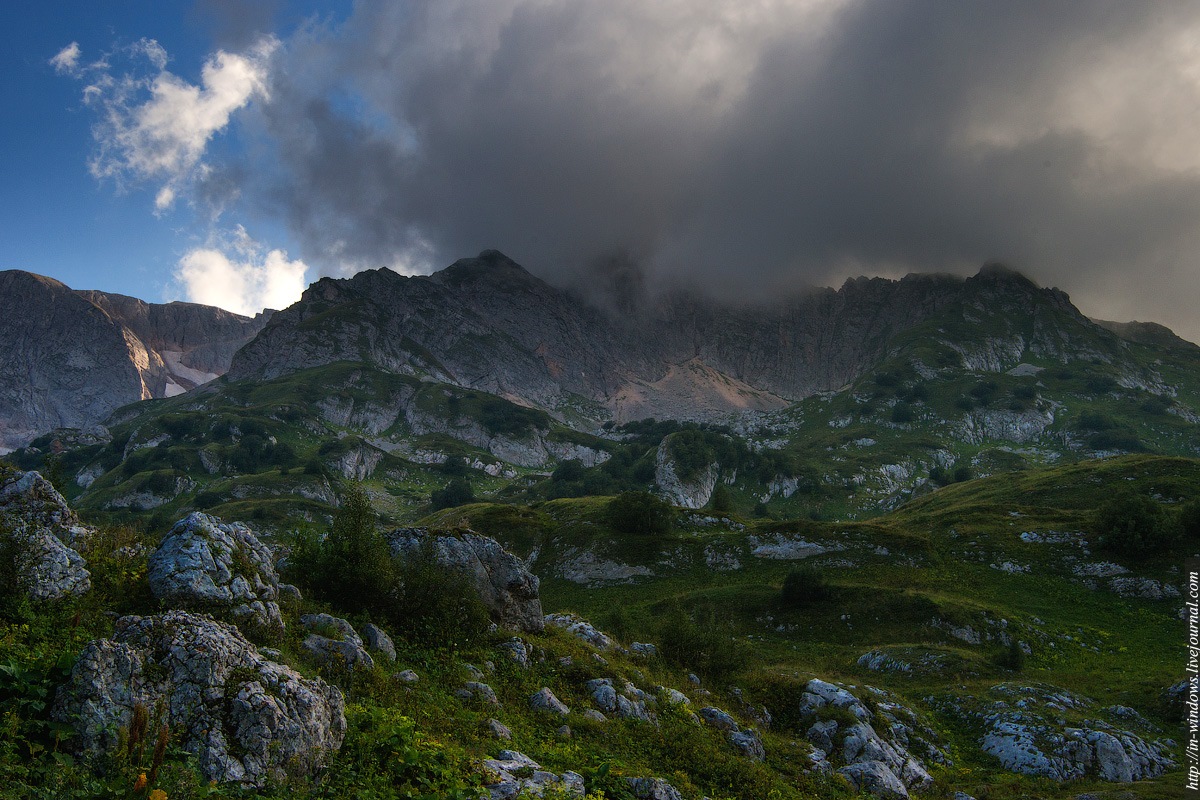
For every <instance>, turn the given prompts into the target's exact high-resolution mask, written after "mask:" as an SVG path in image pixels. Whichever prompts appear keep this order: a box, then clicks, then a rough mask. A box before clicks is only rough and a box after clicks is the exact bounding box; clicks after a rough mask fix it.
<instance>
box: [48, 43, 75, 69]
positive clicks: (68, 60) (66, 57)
mask: <svg viewBox="0 0 1200 800" xmlns="http://www.w3.org/2000/svg"><path fill="white" fill-rule="evenodd" d="M50 65H51V66H52V67H54V71H55V72H57V73H58V74H59V75H76V74H78V71H79V42H71V43H70V44H69V45H67V46H66V47H64V48H63V49H62V50H59V51H58V55H56V56H55V57H54V58H52V59H50Z"/></svg>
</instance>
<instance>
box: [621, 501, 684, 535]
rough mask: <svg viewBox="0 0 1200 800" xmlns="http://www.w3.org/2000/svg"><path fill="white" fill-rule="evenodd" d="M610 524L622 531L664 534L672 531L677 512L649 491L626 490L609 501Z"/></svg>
mask: <svg viewBox="0 0 1200 800" xmlns="http://www.w3.org/2000/svg"><path fill="white" fill-rule="evenodd" d="M606 516H607V521H608V524H609V526H611V527H612V528H614V529H616V530H618V531H621V532H622V533H637V534H644V535H662V534H666V533H670V531H671V527H672V526H673V525H674V523H675V512H674V510H673V509H672V508H671V506H670V505H669V504H668V503H665V502H663V501H662V500H659V499H658V498H657V497H655V496H654V495H652V494H650V493H649V492H624V493H622V494H619V495H617V496H616V497H614V498H613V499H612V500H609V501H608V508H607V514H606Z"/></svg>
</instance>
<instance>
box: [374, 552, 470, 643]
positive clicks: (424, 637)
mask: <svg viewBox="0 0 1200 800" xmlns="http://www.w3.org/2000/svg"><path fill="white" fill-rule="evenodd" d="M425 544H426V545H427V546H426V547H423V548H422V550H421V551H420V552H419V553H418V554H417V555H415V556H410V557H408V558H407V559H405V560H403V561H401V563H399V564H398V565H397V568H396V578H397V582H396V591H395V592H393V593H392V595H391V597H392V598H394V599H392V600H391V601H390V602H388V603H387V604H386V605H384V606H383V607H381V608H380V609H379V610H380V611H381V612H382V615H383V616H384V617H385V618H386V619H387V621H388V623H389V625H390V627H391V630H392V632H393V633H395V634H397V635H399V636H401V637H403V638H404V639H406V640H407V641H409V642H411V643H413V644H417V645H421V646H423V647H430V648H442V649H448V650H456V649H459V648H463V647H471V646H472V645H475V644H478V643H479V642H481V641H482V640H483V639H484V638H485V637H486V636H487V632H488V626H489V625H491V621H492V620H491V617H489V615H488V611H487V608H486V607H484V605H483V601H482V600H481V599H480V597H479V593H478V592H477V591H476V590H475V588H474V587H473V586H472V585H471V584H470V583H469V582H468V581H467V579H466V578H465V577H463V576H462V575H459V574H457V573H454V572H450V571H449V570H447V569H446V568H444V567H442V566H441V565H440V564H438V562H437V557H436V554H435V553H434V551H433V541H432V539H429V540H427V541H426V543H425Z"/></svg>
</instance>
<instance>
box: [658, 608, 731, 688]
mask: <svg viewBox="0 0 1200 800" xmlns="http://www.w3.org/2000/svg"><path fill="white" fill-rule="evenodd" d="M697 616H698V617H699V619H693V618H692V617H691V616H689V615H688V614H686V613H685V612H684V611H683V609H682V608H679V607H678V606H676V607H674V608H672V609H671V610H670V611H669V612H668V613H667V614H666V615H664V617H663V622H662V627H661V628H660V629H659V651H660V652H661V653H662V655H663V657H664V658H668V659H670V660H672V661H674V662H675V663H677V664H679V665H680V666H683V667H687V668H688V669H692V670H694V671H695V672H697V673H699V674H700V675H703V676H706V677H709V678H723V677H727V676H729V675H731V674H733V673H734V672H737V671H738V670H739V669H741V668H742V667H744V666H745V665H746V663H747V653H746V649H745V647H743V646H742V644H741V643H739V642H738V641H737V640H736V639H734V638H733V634H732V631H731V630H730V628H729V625H728V623H727V622H726V621H725V620H722V619H721V618H720V617H718V616H717V614H716V613H715V612H714V611H712V610H711V609H709V610H702V611H700V612H699V613H698V614H697Z"/></svg>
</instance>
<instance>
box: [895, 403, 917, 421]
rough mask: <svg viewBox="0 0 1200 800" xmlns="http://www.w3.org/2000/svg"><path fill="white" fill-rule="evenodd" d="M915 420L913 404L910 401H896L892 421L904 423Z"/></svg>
mask: <svg viewBox="0 0 1200 800" xmlns="http://www.w3.org/2000/svg"><path fill="white" fill-rule="evenodd" d="M912 421H913V412H912V406H910V405H909V404H908V403H896V405H894V406H892V422H895V423H897V424H900V425H903V424H904V423H906V422H912Z"/></svg>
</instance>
